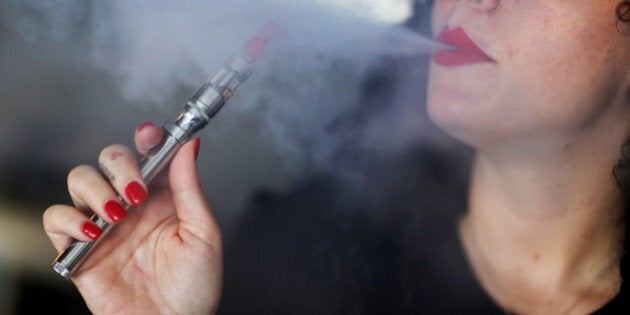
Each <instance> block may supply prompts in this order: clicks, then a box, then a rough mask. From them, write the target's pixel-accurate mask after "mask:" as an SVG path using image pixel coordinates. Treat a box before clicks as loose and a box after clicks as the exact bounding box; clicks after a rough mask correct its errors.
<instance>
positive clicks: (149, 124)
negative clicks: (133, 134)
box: [137, 122, 153, 132]
mask: <svg viewBox="0 0 630 315" xmlns="http://www.w3.org/2000/svg"><path fill="white" fill-rule="evenodd" d="M149 126H153V123H150V122H145V123H142V124H141V125H140V126H139V127H138V130H137V131H138V132H139V131H142V129H144V128H146V127H149Z"/></svg>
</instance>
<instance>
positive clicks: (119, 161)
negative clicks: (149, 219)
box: [98, 144, 148, 206]
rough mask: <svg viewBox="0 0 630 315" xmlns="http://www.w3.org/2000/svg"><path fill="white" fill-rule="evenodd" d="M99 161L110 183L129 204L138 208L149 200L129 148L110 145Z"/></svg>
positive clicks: (102, 152)
mask: <svg viewBox="0 0 630 315" xmlns="http://www.w3.org/2000/svg"><path fill="white" fill-rule="evenodd" d="M98 160H99V166H100V168H101V170H102V171H103V174H105V176H106V177H107V178H108V179H109V183H110V184H111V185H112V186H113V187H114V189H115V190H116V191H117V192H118V194H119V195H120V196H122V197H123V198H124V199H125V201H126V202H127V203H128V204H130V205H132V206H138V205H140V204H142V203H143V202H144V201H145V200H146V199H147V197H148V195H147V188H146V186H145V184H144V180H143V179H142V174H141V173H140V168H139V167H138V163H137V162H136V158H135V156H134V155H133V153H132V152H131V150H129V148H127V147H125V146H123V145H118V144H114V145H110V146H108V147H106V148H105V149H103V151H101V154H100V156H99V159H98Z"/></svg>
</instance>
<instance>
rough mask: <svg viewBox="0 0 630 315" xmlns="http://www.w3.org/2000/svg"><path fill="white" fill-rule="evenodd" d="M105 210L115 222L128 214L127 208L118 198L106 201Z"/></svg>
mask: <svg viewBox="0 0 630 315" xmlns="http://www.w3.org/2000/svg"><path fill="white" fill-rule="evenodd" d="M105 212H106V213H107V215H108V216H109V217H110V218H111V219H112V221H114V223H118V222H119V221H120V220H122V219H124V218H125V217H126V216H127V210H125V208H124V207H123V206H122V205H121V204H120V202H118V201H116V200H110V201H108V202H107V203H105Z"/></svg>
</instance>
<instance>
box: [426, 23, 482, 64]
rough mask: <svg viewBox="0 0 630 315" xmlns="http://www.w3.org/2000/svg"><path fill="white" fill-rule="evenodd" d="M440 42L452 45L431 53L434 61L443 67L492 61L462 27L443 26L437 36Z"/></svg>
mask: <svg viewBox="0 0 630 315" xmlns="http://www.w3.org/2000/svg"><path fill="white" fill-rule="evenodd" d="M437 41H439V42H440V43H443V44H446V45H450V46H454V47H455V48H456V49H453V50H440V51H438V52H436V53H434V54H433V60H434V61H435V63H437V64H439V65H441V66H445V67H457V66H464V65H469V64H474V63H481V62H494V60H493V59H492V58H490V57H489V56H488V55H487V54H486V53H485V52H484V51H483V50H481V48H479V47H478V46H477V45H476V44H475V43H474V42H473V41H472V39H470V37H468V35H467V34H466V31H464V29H463V28H462V27H457V28H455V29H449V28H448V27H445V28H444V29H443V30H442V32H440V34H439V35H438V37H437Z"/></svg>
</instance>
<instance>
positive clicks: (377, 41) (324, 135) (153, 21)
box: [0, 0, 433, 168]
mask: <svg viewBox="0 0 630 315" xmlns="http://www.w3.org/2000/svg"><path fill="white" fill-rule="evenodd" d="M411 4H412V3H411V1H409V0H390V1H382V0H346V1H340V0H311V1H306V0H300V1H296V0H229V1H227V0H223V1H219V0H216V1H200V0H180V1H150V0H129V1H92V2H85V1H80V0H4V1H3V2H2V3H0V14H1V16H2V20H4V21H6V22H7V23H8V24H9V25H10V26H11V27H12V28H14V29H16V30H17V31H18V32H19V33H20V34H22V35H23V36H24V37H25V38H28V39H32V40H35V39H37V38H39V37H42V36H50V37H52V38H55V39H59V40H72V41H74V42H75V43H78V44H77V45H78V46H77V47H78V49H81V50H84V51H85V52H84V55H85V56H86V58H88V59H90V60H91V61H93V63H94V64H95V65H96V66H97V67H98V68H100V69H103V70H105V71H108V72H110V73H111V74H112V75H113V76H114V77H115V78H116V79H117V80H116V81H117V82H118V83H119V86H120V90H121V94H122V95H123V96H124V97H125V99H127V100H128V101H129V102H131V103H136V104H139V106H155V105H154V104H161V103H162V102H161V101H162V100H164V99H165V98H168V97H170V96H172V95H173V93H175V92H177V91H179V90H181V89H182V88H184V89H186V90H190V91H191V94H192V92H194V90H195V89H196V88H197V87H198V86H199V85H200V84H201V83H202V82H203V80H204V79H205V77H206V76H208V75H211V74H213V72H214V71H215V70H217V69H218V68H219V67H220V66H221V64H222V62H223V60H225V58H226V57H228V56H229V55H230V54H233V53H235V52H238V51H239V50H240V47H241V46H242V45H243V43H245V42H246V41H247V40H248V39H249V38H251V37H253V36H256V34H257V33H258V31H259V30H260V29H261V28H262V27H263V26H264V25H265V24H266V23H267V21H269V20H272V21H274V22H276V23H277V24H279V25H280V26H281V27H282V31H281V33H280V34H279V35H278V36H277V37H276V38H273V39H272V40H271V42H270V44H269V47H268V52H267V54H266V55H265V56H264V57H263V58H262V60H260V62H259V64H258V65H257V67H256V70H255V73H254V75H252V77H251V78H250V80H249V82H246V83H245V84H244V85H243V86H242V87H241V90H239V91H238V93H237V95H236V96H235V98H234V99H233V100H232V103H238V104H235V105H232V104H230V105H229V106H228V107H229V108H230V109H229V110H230V111H231V112H236V113H238V112H248V113H251V112H252V111H255V112H256V113H257V114H258V115H260V116H261V117H264V119H265V121H266V124H265V125H266V133H267V134H268V136H269V137H270V138H271V139H272V140H273V141H274V142H275V143H277V148H278V152H279V154H280V155H282V156H285V157H287V160H289V161H291V163H290V164H293V165H294V168H300V167H301V166H302V164H303V163H304V161H307V162H306V163H311V164H326V162H327V161H328V160H329V159H330V158H331V156H332V155H333V154H334V152H335V151H337V150H338V149H339V146H340V145H342V141H341V139H342V137H339V135H338V134H335V133H332V132H331V131H330V130H329V126H330V125H331V124H332V123H333V122H334V121H336V120H338V119H339V117H340V116H342V115H345V114H347V113H348V112H350V111H351V110H352V108H353V107H354V106H357V105H358V101H359V96H360V86H359V85H360V82H361V79H362V77H363V76H364V75H365V72H366V71H367V70H368V69H370V67H371V66H373V64H374V63H375V62H377V61H376V60H378V58H379V57H380V56H382V55H400V54H417V53H421V52H426V51H429V50H430V49H432V47H433V46H432V45H431V44H430V43H429V42H428V40H426V39H425V38H423V37H421V36H419V35H417V34H415V33H412V32H411V31H409V30H407V29H405V28H403V27H401V26H398V25H397V23H399V22H400V21H402V20H404V19H406V18H407V17H408V16H409V15H410V14H411ZM169 106H171V105H169Z"/></svg>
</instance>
